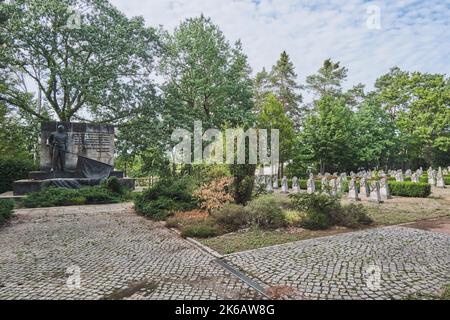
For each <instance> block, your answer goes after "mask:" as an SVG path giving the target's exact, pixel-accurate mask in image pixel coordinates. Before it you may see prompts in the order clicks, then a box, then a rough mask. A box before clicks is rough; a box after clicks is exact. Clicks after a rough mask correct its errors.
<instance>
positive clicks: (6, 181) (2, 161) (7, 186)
mask: <svg viewBox="0 0 450 320" xmlns="http://www.w3.org/2000/svg"><path fill="white" fill-rule="evenodd" d="M36 169H37V167H36V165H34V163H33V161H32V160H29V159H21V158H4V157H2V158H0V176H1V177H2V178H1V179H0V193H3V192H6V191H9V190H12V183H13V182H14V181H16V180H20V179H26V178H27V177H28V172H29V171H33V170H36Z"/></svg>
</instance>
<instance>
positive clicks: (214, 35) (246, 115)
mask: <svg viewBox="0 0 450 320" xmlns="http://www.w3.org/2000/svg"><path fill="white" fill-rule="evenodd" d="M164 44H165V54H164V56H163V59H162V62H161V71H162V74H163V76H164V79H165V82H164V86H163V91H164V95H165V98H166V108H165V110H166V112H165V114H164V116H165V119H166V121H168V125H169V127H173V128H174V127H186V128H192V126H193V122H194V120H201V121H203V125H204V127H217V128H222V127H223V126H224V124H226V123H228V124H229V125H230V126H242V125H244V124H245V123H249V121H251V120H250V119H251V117H250V116H251V110H252V108H253V101H252V97H253V93H252V81H251V78H250V71H251V70H250V67H249V65H248V63H247V57H246V56H245V55H244V54H243V52H242V47H241V44H240V42H239V41H238V42H236V43H235V44H234V46H231V45H230V44H229V42H228V41H227V40H226V39H225V37H224V35H223V33H222V31H220V29H219V28H218V27H217V26H216V25H214V24H213V23H212V22H211V20H210V19H209V18H206V17H204V16H203V15H202V16H200V17H198V18H191V19H187V20H185V21H183V22H182V23H181V24H180V25H179V26H178V27H177V28H176V29H175V31H174V32H173V34H165V37H164Z"/></svg>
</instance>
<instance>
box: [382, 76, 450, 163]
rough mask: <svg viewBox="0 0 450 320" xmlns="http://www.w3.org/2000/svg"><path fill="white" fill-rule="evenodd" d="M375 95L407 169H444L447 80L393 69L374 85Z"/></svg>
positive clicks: (448, 140)
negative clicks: (390, 123) (388, 118)
mask: <svg viewBox="0 0 450 320" xmlns="http://www.w3.org/2000/svg"><path fill="white" fill-rule="evenodd" d="M375 88H376V89H375V95H376V99H377V100H378V102H379V103H380V104H381V106H382V107H383V108H384V109H385V110H386V111H387V112H389V114H390V116H391V118H392V119H393V120H395V122H396V125H397V128H398V139H399V141H400V144H401V147H402V148H401V152H400V155H401V156H402V157H403V159H405V160H406V161H407V162H408V166H417V165H419V162H420V159H423V161H424V162H425V164H426V165H439V164H441V165H446V163H441V162H439V159H445V156H444V155H445V154H448V153H449V152H450V107H449V106H450V79H449V78H445V76H444V75H440V74H428V73H420V72H406V71H402V70H400V69H399V68H393V69H391V70H390V72H389V73H388V74H386V75H383V76H381V77H380V78H379V79H377V81H376V83H375Z"/></svg>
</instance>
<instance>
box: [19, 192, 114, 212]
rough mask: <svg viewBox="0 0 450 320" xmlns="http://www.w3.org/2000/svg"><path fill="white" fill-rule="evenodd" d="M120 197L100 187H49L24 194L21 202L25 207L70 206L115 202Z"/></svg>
mask: <svg viewBox="0 0 450 320" xmlns="http://www.w3.org/2000/svg"><path fill="white" fill-rule="evenodd" d="M117 202H120V198H119V197H117V195H114V194H111V193H110V192H109V191H108V190H107V189H105V188H102V187H83V188H80V189H67V188H56V187H50V188H48V189H45V190H42V191H38V192H32V193H30V194H28V195H27V196H25V198H24V199H23V201H22V203H23V205H24V206H25V207H27V208H42V207H58V206H72V205H83V204H105V203H117Z"/></svg>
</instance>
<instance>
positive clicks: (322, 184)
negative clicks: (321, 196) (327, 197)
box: [320, 176, 329, 193]
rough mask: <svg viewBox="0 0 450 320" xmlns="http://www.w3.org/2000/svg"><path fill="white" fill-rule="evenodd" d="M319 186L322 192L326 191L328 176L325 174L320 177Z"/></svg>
mask: <svg viewBox="0 0 450 320" xmlns="http://www.w3.org/2000/svg"><path fill="white" fill-rule="evenodd" d="M320 188H321V190H322V192H324V193H328V191H329V190H328V188H329V186H328V178H327V177H326V176H325V177H322V180H320Z"/></svg>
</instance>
